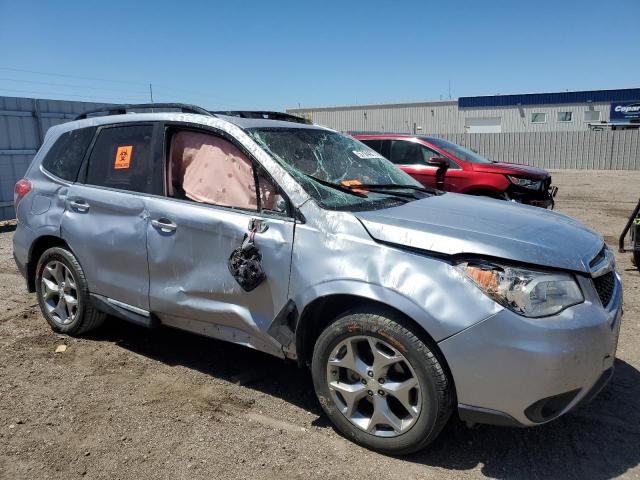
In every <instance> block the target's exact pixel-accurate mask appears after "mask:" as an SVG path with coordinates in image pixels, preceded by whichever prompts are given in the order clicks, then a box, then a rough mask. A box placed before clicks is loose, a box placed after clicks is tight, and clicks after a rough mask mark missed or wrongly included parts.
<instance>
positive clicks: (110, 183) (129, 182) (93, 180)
mask: <svg viewBox="0 0 640 480" xmlns="http://www.w3.org/2000/svg"><path fill="white" fill-rule="evenodd" d="M152 137H153V126H152V125H132V126H126V127H109V128H103V129H102V130H101V131H100V132H99V134H98V139H97V140H96V142H95V144H94V146H93V150H92V151H91V155H90V157H89V166H88V168H87V178H86V183H88V184H90V185H99V186H103V187H110V188H118V189H122V190H130V191H133V192H140V193H153V194H156V195H160V194H162V190H163V189H162V177H161V176H159V175H158V173H157V171H158V169H157V168H154V166H155V163H156V162H154V159H153V155H152V144H151V142H152Z"/></svg>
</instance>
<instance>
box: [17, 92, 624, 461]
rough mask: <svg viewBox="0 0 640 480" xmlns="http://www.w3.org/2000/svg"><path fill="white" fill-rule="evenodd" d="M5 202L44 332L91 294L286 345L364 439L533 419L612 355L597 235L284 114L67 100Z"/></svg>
mask: <svg viewBox="0 0 640 480" xmlns="http://www.w3.org/2000/svg"><path fill="white" fill-rule="evenodd" d="M151 107H152V108H153V109H154V111H152V112H149V109H150V108H151ZM163 108H164V109H165V110H167V109H169V110H173V111H169V112H166V111H165V112H158V110H162V109H163ZM176 109H179V110H180V111H175V110H176ZM133 111H137V113H131V112H133ZM99 113H103V114H102V115H99ZM15 206H16V211H17V218H18V226H17V230H16V232H15V235H14V240H13V241H14V256H15V259H16V263H17V265H18V267H19V269H20V271H21V272H22V274H23V275H24V276H25V278H26V281H27V286H28V288H29V290H30V291H32V292H36V295H37V298H38V302H39V304H40V307H41V309H42V313H43V315H44V317H45V319H46V320H47V322H48V323H49V324H50V325H51V327H52V328H53V329H54V330H55V331H56V332H62V333H66V334H69V335H80V334H83V333H85V332H87V331H89V330H91V329H93V328H96V327H97V326H98V325H100V324H101V323H102V322H103V321H104V319H105V318H106V316H107V315H111V316H116V317H120V318H122V319H124V320H128V321H131V322H134V323H137V324H139V325H143V326H146V327H150V328H152V327H156V326H162V325H164V326H168V327H175V328H180V329H184V330H188V331H191V332H195V333H198V334H202V335H206V336H210V337H214V338H218V339H222V340H227V341H230V342H234V343H238V344H242V345H246V346H248V347H250V348H254V349H257V350H260V351H263V352H266V353H269V354H271V355H275V356H278V357H280V358H283V359H285V358H286V359H295V360H297V361H298V362H299V363H300V364H302V365H309V366H310V369H311V373H312V377H313V383H314V386H315V391H316V393H317V396H318V399H319V402H320V404H321V405H322V408H323V409H324V411H325V412H326V414H327V415H328V416H329V418H330V419H331V420H332V421H333V423H334V424H335V426H336V427H337V429H338V430H340V431H341V432H342V433H343V434H344V435H345V436H347V437H348V438H350V439H352V440H354V441H355V442H357V443H359V444H361V445H364V446H366V447H368V448H372V449H376V450H379V451H382V452H386V453H392V454H403V453H409V452H413V451H415V450H417V449H420V448H422V447H424V446H426V445H427V444H429V443H430V442H432V441H433V440H434V439H435V438H436V437H437V436H438V434H439V433H440V432H441V430H442V428H443V426H444V425H445V424H446V423H447V421H448V420H449V419H450V417H451V416H452V414H453V413H454V412H455V413H456V414H457V415H458V416H459V417H460V418H461V419H462V420H464V421H466V422H467V423H468V424H476V423H488V424H497V425H505V426H532V425H539V424H542V423H545V422H548V421H550V420H552V419H555V418H557V417H559V416H560V415H562V414H564V413H566V412H568V411H570V410H571V409H573V408H574V407H576V406H577V405H579V404H581V403H583V402H585V401H587V400H589V399H590V398H591V397H592V396H593V395H595V394H596V393H597V392H598V391H599V390H600V389H601V388H602V387H603V386H604V385H605V384H606V382H607V381H608V379H609V378H610V376H611V373H612V370H613V363H614V357H615V351H616V345H617V337H618V332H619V328H620V322H621V315H622V287H621V283H620V277H619V276H618V274H617V273H616V271H615V266H614V259H613V255H612V254H611V252H610V251H609V249H608V248H607V247H606V245H605V244H604V242H603V240H602V238H601V237H600V236H599V235H597V234H596V233H594V232H592V231H591V230H589V229H587V228H586V227H584V226H583V225H582V224H580V223H579V222H577V221H575V220H572V219H570V218H568V217H565V216H563V215H559V214H556V213H553V212H549V211H545V210H542V209H539V208H534V207H529V206H525V205H519V204H514V203H509V202H501V201H496V200H492V199H487V198H473V199H470V198H469V197H466V196H464V195H459V194H455V193H443V192H441V191H438V190H432V189H430V188H426V187H423V186H422V185H420V184H419V183H417V182H416V181H415V180H413V179H412V178H411V177H410V176H409V175H407V174H406V173H404V172H402V171H400V170H399V169H397V168H395V166H394V165H393V164H392V163H390V162H389V161H387V160H385V159H384V158H382V157H381V156H380V154H379V153H377V152H376V151H374V150H372V149H370V148H369V147H367V146H365V145H364V144H362V143H360V142H358V141H357V140H354V139H353V138H350V137H346V136H343V135H341V134H339V133H337V132H335V131H333V130H329V129H327V128H323V127H320V126H316V125H312V124H307V123H305V121H304V120H301V119H298V118H296V117H292V116H288V115H286V114H273V113H265V112H224V113H213V114H212V113H209V112H207V111H205V110H203V109H200V108H198V107H193V106H186V105H176V104H170V105H169V104H168V105H157V104H156V105H153V106H149V105H142V106H120V107H113V108H111V109H110V110H109V111H107V112H94V113H93V114H90V115H86V114H84V115H82V116H81V118H79V119H78V120H76V121H73V122H70V123H66V124H63V125H59V126H55V127H53V128H51V129H50V130H49V132H48V133H47V136H46V139H45V142H44V145H43V146H42V148H41V149H40V151H39V152H38V154H37V155H36V157H35V158H34V160H33V162H32V164H31V166H30V167H29V169H28V171H27V173H26V176H25V178H24V179H22V180H20V181H19V182H18V183H17V184H16V195H15ZM212 354H213V355H215V353H212Z"/></svg>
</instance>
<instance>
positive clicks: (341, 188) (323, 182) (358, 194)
mask: <svg viewBox="0 0 640 480" xmlns="http://www.w3.org/2000/svg"><path fill="white" fill-rule="evenodd" d="M305 175H306V176H307V177H309V178H310V179H312V180H315V181H316V182H318V183H319V184H320V185H324V186H326V187H331V188H335V189H336V190H339V191H341V192H344V193H350V194H351V195H354V196H356V197H360V198H368V197H367V195H366V194H365V193H361V192H356V191H353V190H351V188H350V187H347V186H345V185H340V184H339V183H333V182H327V181H326V180H322V179H321V178H318V177H314V176H313V175H309V174H308V173H305Z"/></svg>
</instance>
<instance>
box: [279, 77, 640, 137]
mask: <svg viewBox="0 0 640 480" xmlns="http://www.w3.org/2000/svg"><path fill="white" fill-rule="evenodd" d="M287 112H288V113H292V114H295V115H301V116H305V117H307V118H309V119H311V120H312V121H313V122H314V123H317V124H321V125H326V126H328V127H331V128H334V129H336V130H339V131H343V132H361V133H365V132H397V133H418V134H420V133H424V134H455V133H510V132H561V131H582V130H588V129H589V128H590V125H591V128H593V126H601V125H603V124H604V125H607V124H609V123H611V124H613V125H614V126H622V125H626V124H629V123H630V122H632V123H634V122H640V88H630V89H620V90H592V91H581V92H557V93H529V94H518V95H494V96H482V97H460V98H458V99H457V100H447V101H435V102H418V103H398V104H386V105H385V104H380V105H350V106H338V107H318V108H291V109H288V110H287Z"/></svg>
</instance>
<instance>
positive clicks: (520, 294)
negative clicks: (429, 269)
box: [456, 262, 584, 318]
mask: <svg viewBox="0 0 640 480" xmlns="http://www.w3.org/2000/svg"><path fill="white" fill-rule="evenodd" d="M456 268H458V269H459V270H460V271H461V272H463V273H464V274H465V275H466V276H467V277H468V278H469V279H470V280H471V281H473V282H474V283H475V284H476V285H477V286H478V287H479V288H480V289H481V290H482V291H483V292H484V293H486V294H487V295H488V296H489V297H491V298H492V299H493V300H495V301H496V302H498V303H499V304H501V305H503V306H505V307H507V308H508V309H510V310H512V311H514V312H516V313H518V314H520V315H524V316H525V317H534V318H537V317H546V316H549V315H555V314H556V313H559V312H561V311H562V310H564V309H565V308H567V307H570V306H571V305H576V304H578V303H582V302H583V301H584V297H583V296H582V292H581V291H580V287H579V286H578V284H577V282H576V280H575V278H574V277H573V275H571V274H568V273H549V272H539V271H535V270H527V269H523V268H515V267H509V266H503V265H495V264H491V263H482V262H463V263H459V264H458V265H457V266H456Z"/></svg>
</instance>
